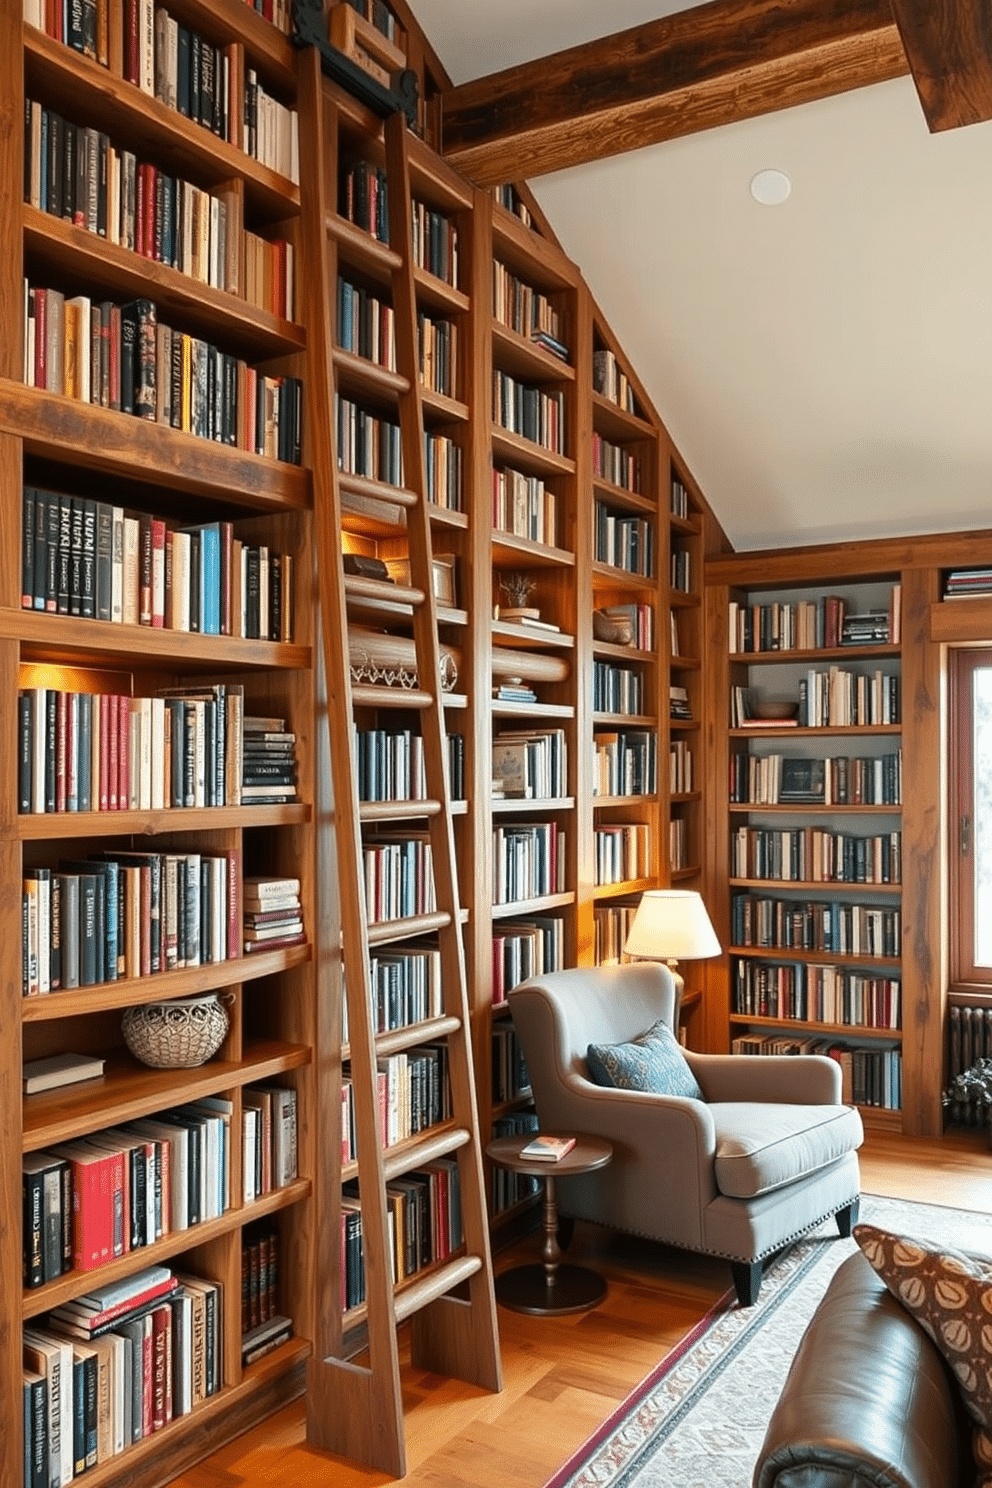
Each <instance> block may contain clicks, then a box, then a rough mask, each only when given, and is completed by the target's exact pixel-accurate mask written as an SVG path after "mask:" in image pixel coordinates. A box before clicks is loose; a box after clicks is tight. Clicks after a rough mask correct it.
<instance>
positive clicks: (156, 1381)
mask: <svg viewBox="0 0 992 1488" xmlns="http://www.w3.org/2000/svg"><path fill="white" fill-rule="evenodd" d="M171 1322H172V1308H171V1307H166V1306H163V1307H156V1308H155V1311H154V1312H153V1313H152V1431H161V1429H162V1427H163V1426H164V1425H165V1423H166V1420H167V1419H168V1418H167V1416H166V1414H165V1408H166V1373H167V1365H168V1358H167V1353H166V1339H167V1337H168V1335H169V1332H170V1330H171Z"/></svg>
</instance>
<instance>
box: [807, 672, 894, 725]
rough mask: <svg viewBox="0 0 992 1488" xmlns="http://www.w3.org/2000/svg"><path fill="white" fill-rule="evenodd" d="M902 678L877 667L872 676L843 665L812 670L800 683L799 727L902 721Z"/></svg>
mask: <svg viewBox="0 0 992 1488" xmlns="http://www.w3.org/2000/svg"><path fill="white" fill-rule="evenodd" d="M901 717H902V713H901V708H900V691H899V677H898V675H897V674H896V673H894V672H888V673H885V672H883V671H882V670H881V668H876V669H875V671H873V672H872V673H871V674H870V675H865V674H863V673H859V672H848V671H845V670H843V669H842V668H841V667H830V669H829V670H828V671H825V672H817V671H809V672H807V674H806V676H805V677H804V678H802V679H801V680H800V683H799V713H798V723H799V727H800V728H845V727H849V726H851V725H857V724H868V725H873V724H895V723H899V722H900V721H901Z"/></svg>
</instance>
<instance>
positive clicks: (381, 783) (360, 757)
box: [353, 727, 465, 801]
mask: <svg viewBox="0 0 992 1488" xmlns="http://www.w3.org/2000/svg"><path fill="white" fill-rule="evenodd" d="M353 732H354V740H355V759H356V761H357V764H358V799H359V800H360V801H423V800H425V799H426V797H427V777H426V772H425V766H424V741H423V739H422V738H421V736H420V734H415V733H413V732H412V730H410V729H400V728H397V729H383V728H376V729H360V728H357V727H356V728H355V729H354V731H353ZM447 740H448V789H449V792H450V795H451V799H452V800H455V801H460V800H463V799H464V795H465V737H464V735H463V734H449V735H448V736H447Z"/></svg>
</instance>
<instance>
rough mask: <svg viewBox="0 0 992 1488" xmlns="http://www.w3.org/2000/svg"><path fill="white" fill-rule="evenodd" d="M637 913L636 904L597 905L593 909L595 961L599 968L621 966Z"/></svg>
mask: <svg viewBox="0 0 992 1488" xmlns="http://www.w3.org/2000/svg"><path fill="white" fill-rule="evenodd" d="M636 913H637V906H636V905H635V904H597V905H596V906H595V907H594V909H593V935H594V939H593V959H594V961H595V963H596V965H597V966H619V965H620V963H621V962H622V961H623V959H624V949H623V948H624V946H625V945H626V944H627V936H628V935H629V934H630V927H631V925H633V923H634V916H635V914H636Z"/></svg>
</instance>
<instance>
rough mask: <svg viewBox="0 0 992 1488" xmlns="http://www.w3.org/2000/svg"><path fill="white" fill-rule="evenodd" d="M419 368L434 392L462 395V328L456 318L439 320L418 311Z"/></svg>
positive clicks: (425, 382)
mask: <svg viewBox="0 0 992 1488" xmlns="http://www.w3.org/2000/svg"><path fill="white" fill-rule="evenodd" d="M417 367H418V369H419V372H420V380H421V382H422V383H423V385H424V387H425V388H429V389H430V390H431V392H435V393H443V394H444V396H445V397H447V398H455V397H457V396H458V327H457V325H456V324H455V322H454V321H453V320H435V319H434V318H433V317H432V316H430V315H426V314H425V313H424V312H423V311H422V310H420V311H418V312H417Z"/></svg>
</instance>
